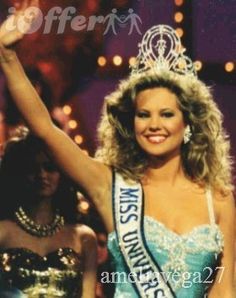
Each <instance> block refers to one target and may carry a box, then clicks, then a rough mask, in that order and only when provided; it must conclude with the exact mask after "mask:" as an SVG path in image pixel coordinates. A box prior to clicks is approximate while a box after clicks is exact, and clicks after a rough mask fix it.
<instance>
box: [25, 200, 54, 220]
mask: <svg viewBox="0 0 236 298" xmlns="http://www.w3.org/2000/svg"><path fill="white" fill-rule="evenodd" d="M24 209H25V211H26V213H27V214H28V216H29V217H30V218H31V219H32V220H33V221H34V222H35V223H37V224H48V223H50V222H52V221H53V219H54V215H55V212H54V211H53V207H52V203H51V199H49V198H47V199H42V198H41V199H40V200H39V202H37V203H35V204H34V205H32V206H29V207H24Z"/></svg>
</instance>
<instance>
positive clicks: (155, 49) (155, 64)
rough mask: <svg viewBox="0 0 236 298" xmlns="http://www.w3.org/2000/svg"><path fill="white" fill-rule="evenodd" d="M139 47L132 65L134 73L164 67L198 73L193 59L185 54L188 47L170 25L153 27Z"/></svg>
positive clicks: (179, 71)
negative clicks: (184, 46) (185, 46)
mask: <svg viewBox="0 0 236 298" xmlns="http://www.w3.org/2000/svg"><path fill="white" fill-rule="evenodd" d="M138 47H139V53H138V56H137V57H136V62H135V64H134V65H133V66H132V67H131V73H132V74H140V73H143V72H145V71H147V70H154V71H158V70H161V69H163V70H169V71H173V72H176V73H179V74H183V75H187V74H190V75H194V76H196V75H197V74H196V70H195V66H194V64H193V62H192V60H191V59H190V58H189V57H188V56H186V55H184V52H185V50H186V49H185V48H183V46H182V44H181V41H180V38H179V36H178V35H177V34H176V32H175V30H174V29H173V28H171V27H170V26H167V25H156V26H153V27H151V28H150V29H149V30H148V31H147V32H146V33H145V34H144V36H143V39H142V41H141V43H139V44H138Z"/></svg>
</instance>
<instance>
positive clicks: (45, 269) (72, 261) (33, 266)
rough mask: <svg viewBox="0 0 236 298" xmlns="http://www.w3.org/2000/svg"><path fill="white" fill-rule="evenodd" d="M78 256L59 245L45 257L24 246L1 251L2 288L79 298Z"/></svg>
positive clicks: (38, 297)
mask: <svg viewBox="0 0 236 298" xmlns="http://www.w3.org/2000/svg"><path fill="white" fill-rule="evenodd" d="M82 265H83V264H82V261H81V256H80V255H79V254H78V253H76V252H75V251H74V250H73V249H71V248H59V249H57V250H56V251H53V252H50V253H49V254H47V255H46V256H45V257H42V256H40V255H38V254H37V253H35V252H33V251H31V250H29V249H26V248H8V249H2V250H0V274H1V288H11V287H13V288H17V289H19V290H21V291H22V292H23V293H24V294H25V295H26V297H30V298H44V297H45V298H46V297H47V298H54V297H64V298H74V297H76V298H78V297H81V295H82V294H81V293H82V277H83V266H82Z"/></svg>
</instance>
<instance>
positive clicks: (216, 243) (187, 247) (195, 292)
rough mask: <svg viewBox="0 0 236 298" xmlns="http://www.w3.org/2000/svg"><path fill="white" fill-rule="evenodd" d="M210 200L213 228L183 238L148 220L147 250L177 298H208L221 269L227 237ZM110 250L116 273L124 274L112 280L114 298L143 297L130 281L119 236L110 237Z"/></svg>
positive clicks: (200, 230) (209, 225)
mask: <svg viewBox="0 0 236 298" xmlns="http://www.w3.org/2000/svg"><path fill="white" fill-rule="evenodd" d="M206 197H207V202H208V210H209V216H210V224H205V225H200V226H197V227H195V228H194V229H193V230H192V231H190V232H188V233H185V234H183V235H179V234H176V233H175V232H173V231H171V230H170V229H168V228H167V227H166V226H165V225H163V224H162V223H160V222H158V221H157V220H155V219H153V218H151V217H149V216H145V218H144V234H145V238H146V243H147V246H148V248H149V251H150V252H151V254H152V255H153V257H154V258H155V259H156V260H158V263H159V265H160V267H161V270H162V274H164V275H165V276H166V278H168V281H169V284H170V285H171V287H172V289H173V291H174V293H175V295H176V298H203V297H207V290H208V288H209V287H210V285H211V284H212V282H213V280H214V275H215V273H216V271H217V268H218V267H217V266H219V258H220V255H221V252H222V249H223V235H222V233H221V231H220V229H219V227H218V225H217V224H215V218H214V212H213V206H212V196H211V193H210V194H208V196H206ZM108 249H109V251H110V253H111V256H112V260H113V264H114V271H115V272H116V273H121V275H119V276H120V277H119V279H118V275H116V276H115V275H114V276H113V277H110V279H111V281H112V282H115V283H116V291H115V295H114V297H115V298H124V297H125V298H137V297H139V296H138V295H137V293H136V291H135V289H134V287H133V285H132V279H129V278H128V273H127V269H126V265H125V262H124V260H123V257H122V255H121V252H120V249H119V244H118V241H117V236H116V233H115V232H112V233H110V234H109V236H108ZM124 274H125V276H126V277H124ZM114 277H115V278H114ZM216 282H217V281H216Z"/></svg>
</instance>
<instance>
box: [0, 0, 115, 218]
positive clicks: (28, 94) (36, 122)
mask: <svg viewBox="0 0 236 298" xmlns="http://www.w3.org/2000/svg"><path fill="white" fill-rule="evenodd" d="M38 2H39V1H38V0H31V1H27V0H24V1H22V5H21V7H20V8H19V11H18V14H19V13H20V12H22V10H23V11H24V10H25V9H26V8H28V7H29V6H30V5H34V6H36V5H38ZM18 14H16V15H15V17H16V18H17V16H18ZM23 35H24V34H23V33H22V32H19V31H17V28H16V29H15V30H14V31H11V32H8V31H7V30H6V28H5V23H3V24H2V25H1V27H0V63H1V67H2V70H3V72H4V74H5V76H6V81H7V84H8V88H9V90H10V92H11V95H12V98H13V100H14V102H15V103H16V105H17V107H18V109H19V110H20V112H21V114H22V115H23V117H24V119H25V120H26V122H27V124H28V125H29V127H30V129H31V130H32V131H33V132H34V134H36V135H37V136H39V137H40V138H41V139H43V140H44V142H45V143H46V144H47V146H48V147H49V149H50V151H51V153H52V156H53V158H54V159H55V160H56V161H57V163H58V164H59V165H60V167H61V168H62V169H63V170H64V171H65V172H66V173H67V174H68V175H69V176H70V177H71V178H72V179H74V180H75V181H76V182H77V183H78V184H80V186H81V187H82V188H83V189H84V191H85V192H86V193H87V194H88V195H89V196H90V197H91V198H92V199H93V200H94V203H95V204H96V205H97V206H98V209H99V211H100V213H101V214H102V216H103V217H105V218H110V219H111V208H110V204H109V199H110V197H109V194H110V185H111V171H110V169H109V168H108V167H107V166H105V165H103V164H102V163H100V162H97V161H95V160H94V159H92V158H90V157H88V156H86V155H85V154H84V153H83V152H82V150H80V149H79V147H78V146H77V145H76V144H75V143H74V142H73V141H72V140H71V139H70V138H69V137H68V136H67V135H66V134H65V133H64V132H63V131H61V130H60V129H58V128H57V127H56V126H55V125H54V124H53V123H52V120H51V118H50V115H49V113H48V111H47V109H46V107H45V106H44V104H43V103H42V101H41V99H40V97H39V95H38V94H37V92H36V90H35V89H34V87H33V86H32V84H31V83H30V81H29V80H28V78H27V76H26V75H25V72H24V70H23V68H22V65H21V63H20V62H19V60H18V58H17V55H16V53H15V51H14V50H13V49H12V48H11V47H12V45H14V43H16V42H17V41H18V40H20V39H21V38H23ZM104 206H106V207H104ZM110 221H111V220H110Z"/></svg>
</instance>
